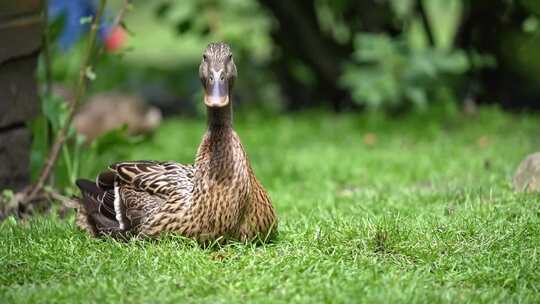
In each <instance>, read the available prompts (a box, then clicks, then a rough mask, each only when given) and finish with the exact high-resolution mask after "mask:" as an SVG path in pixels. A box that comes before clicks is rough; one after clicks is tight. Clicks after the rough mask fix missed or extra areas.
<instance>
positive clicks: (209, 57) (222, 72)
mask: <svg viewBox="0 0 540 304" xmlns="http://www.w3.org/2000/svg"><path fill="white" fill-rule="evenodd" d="M199 77H200V79H201V82H202V85H203V88H204V103H205V104H206V106H208V107H224V106H226V105H228V104H229V102H230V91H231V89H232V86H233V83H234V80H235V78H236V66H235V65H234V61H233V56H232V52H231V48H230V47H229V45H228V44H226V43H223V42H218V43H210V44H209V45H208V46H207V47H206V49H205V50H204V53H203V56H202V61H201V65H200V66H199Z"/></svg>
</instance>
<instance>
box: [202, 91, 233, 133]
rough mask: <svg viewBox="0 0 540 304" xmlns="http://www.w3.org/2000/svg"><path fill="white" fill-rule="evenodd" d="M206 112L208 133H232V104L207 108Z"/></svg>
mask: <svg viewBox="0 0 540 304" xmlns="http://www.w3.org/2000/svg"><path fill="white" fill-rule="evenodd" d="M229 100H230V99H229ZM207 112H208V130H209V131H214V130H215V131H218V130H225V131H226V130H230V131H232V104H231V103H230V102H229V104H228V105H226V106H224V107H220V108H207Z"/></svg>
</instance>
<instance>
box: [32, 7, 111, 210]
mask: <svg viewBox="0 0 540 304" xmlns="http://www.w3.org/2000/svg"><path fill="white" fill-rule="evenodd" d="M106 3H107V0H100V2H99V8H98V10H97V13H96V16H95V18H94V20H93V22H92V26H91V28H90V34H89V37H88V44H87V47H86V52H85V54H84V59H83V62H82V65H81V68H80V71H79V81H78V83H77V88H76V92H77V93H76V95H75V100H74V101H73V102H72V103H70V104H69V110H68V111H69V112H68V117H67V118H66V121H65V122H64V125H63V126H62V128H61V129H60V131H59V132H58V135H57V136H56V139H55V142H54V144H53V146H52V147H51V151H50V152H49V156H48V158H47V160H46V162H45V164H44V166H43V168H42V170H41V173H40V174H39V178H38V181H37V182H36V184H35V185H34V187H32V189H31V190H30V192H29V194H28V196H26V197H25V199H24V200H23V203H28V202H30V201H32V200H33V199H34V198H35V197H36V196H37V194H38V193H39V192H41V191H42V190H43V186H44V185H45V182H46V181H47V179H48V177H49V176H50V174H51V172H52V171H53V169H54V166H55V164H56V161H57V160H58V155H59V153H60V150H61V149H62V146H63V145H64V143H65V141H66V138H67V132H68V130H69V127H70V126H71V122H72V120H73V117H74V116H75V111H76V109H77V106H78V105H79V102H80V101H81V99H82V97H83V96H84V94H85V93H86V85H87V81H86V70H87V69H88V68H89V67H90V66H91V65H90V60H91V58H92V51H93V49H94V44H95V41H96V34H97V29H98V27H99V22H100V20H101V16H102V15H103V11H104V9H105V5H106Z"/></svg>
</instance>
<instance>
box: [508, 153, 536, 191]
mask: <svg viewBox="0 0 540 304" xmlns="http://www.w3.org/2000/svg"><path fill="white" fill-rule="evenodd" d="M514 189H515V190H516V191H521V192H536V191H540V152H539V153H534V154H531V155H529V156H527V157H526V158H525V159H524V160H523V161H522V162H521V164H520V165H519V167H518V169H517V171H516V175H515V176H514Z"/></svg>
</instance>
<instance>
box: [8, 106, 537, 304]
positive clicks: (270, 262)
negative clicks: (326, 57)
mask: <svg viewBox="0 0 540 304" xmlns="http://www.w3.org/2000/svg"><path fill="white" fill-rule="evenodd" d="M237 116H238V117H239V119H238V121H237V124H236V126H237V130H238V133H239V134H240V136H241V138H242V140H243V142H244V144H245V146H246V147H247V150H248V153H249V155H250V158H251V161H252V163H253V166H254V168H255V171H256V174H257V176H258V177H259V179H260V180H261V181H262V183H263V184H264V185H265V186H266V187H267V188H268V190H269V192H270V194H271V197H272V199H273V201H274V204H275V206H276V208H277V211H278V214H279V217H280V235H279V238H278V239H277V241H276V242H274V243H272V244H267V245H263V246H253V245H242V244H230V245H226V246H224V247H221V248H210V249H203V248H200V247H198V246H196V245H194V244H192V243H190V242H186V241H183V240H181V239H179V238H175V237H174V236H168V237H164V238H163V239H160V240H157V241H133V242H130V243H120V242H115V241H113V240H96V239H92V238H90V237H88V236H87V235H85V234H84V233H82V232H80V231H78V230H76V229H75V228H74V225H73V221H72V217H69V218H68V220H62V219H59V218H57V217H55V216H52V215H51V216H45V217H39V218H35V219H33V220H30V221H28V222H23V223H18V222H15V220H13V219H10V220H8V221H6V222H4V223H3V224H1V225H0V302H2V303H31V302H56V303H77V302H96V303H102V302H103V303H105V302H108V303H119V302H125V303H142V302H152V303H156V302H163V303H190V302H208V303H216V302H217V303H220V302H221V303H225V302H226V303H229V302H233V303H253V302H260V303H275V302H300V303H318V302H328V303H330V302H332V303H350V302H365V303H372V302H379V303H387V302H397V303H409V302H454V303H462V302H478V303H493V302H529V303H533V302H536V303H538V302H539V301H540V293H539V291H540V259H539V248H540V204H539V195H538V194H517V193H514V192H513V191H512V188H511V177H512V174H513V172H514V170H515V168H516V166H517V165H518V163H519V161H520V160H521V159H522V158H523V157H524V156H525V155H526V154H527V153H530V152H533V151H535V150H540V136H539V134H540V133H539V131H540V119H539V118H538V117H535V116H528V115H509V114H503V113H501V112H500V111H497V110H495V109H483V110H482V111H481V112H480V114H479V115H478V116H476V117H472V118H471V117H463V116H461V115H458V114H455V115H439V114H437V113H426V114H414V115H411V116H407V117H403V118H385V117H383V116H382V115H380V114H364V115H342V116H331V115H322V114H318V113H308V114H302V115H295V116H281V117H270V118H264V117H263V116H261V115H252V114H246V113H243V114H238V115H237ZM203 131H204V120H202V119H201V120H180V119H176V120H169V121H166V122H165V124H164V125H163V126H162V127H161V128H160V130H159V131H158V132H157V134H156V135H155V136H154V137H153V138H152V139H151V140H150V142H146V143H141V144H139V145H137V146H135V147H133V148H132V150H130V154H131V158H135V159H137V158H154V159H176V160H179V161H182V162H191V161H192V158H193V155H194V153H195V151H196V147H197V144H198V142H199V140H200V137H201V135H202V133H203ZM370 133H372V134H371V135H368V136H366V135H367V134H370Z"/></svg>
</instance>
